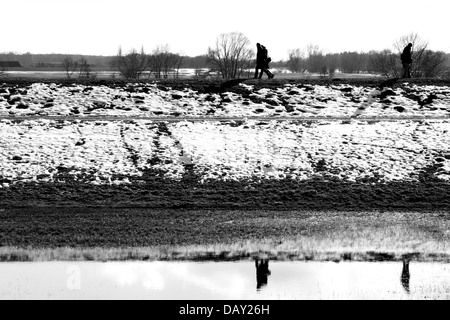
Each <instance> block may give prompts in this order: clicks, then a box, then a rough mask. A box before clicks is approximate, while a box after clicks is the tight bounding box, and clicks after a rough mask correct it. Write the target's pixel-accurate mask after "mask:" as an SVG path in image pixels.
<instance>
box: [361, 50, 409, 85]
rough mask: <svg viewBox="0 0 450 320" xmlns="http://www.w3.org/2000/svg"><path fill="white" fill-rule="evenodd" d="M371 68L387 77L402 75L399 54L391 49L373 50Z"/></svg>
mask: <svg viewBox="0 0 450 320" xmlns="http://www.w3.org/2000/svg"><path fill="white" fill-rule="evenodd" d="M370 57H371V58H370V60H369V66H370V67H369V68H370V69H371V71H373V72H376V73H379V74H381V75H383V76H385V77H396V78H398V77H400V75H401V72H402V71H401V64H400V59H399V56H398V55H397V54H395V53H393V52H392V51H391V50H389V49H385V50H383V51H381V52H371V53H370Z"/></svg>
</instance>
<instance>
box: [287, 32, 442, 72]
mask: <svg viewBox="0 0 450 320" xmlns="http://www.w3.org/2000/svg"><path fill="white" fill-rule="evenodd" d="M408 43H412V44H413V49H412V59H413V64H412V76H413V77H415V78H419V77H427V78H433V77H444V78H450V54H448V53H444V52H442V51H433V50H430V49H428V43H427V42H425V41H423V40H422V39H421V38H420V37H419V36H418V35H417V34H415V33H413V34H410V35H407V36H403V37H401V38H400V39H399V40H397V41H396V42H395V43H394V45H393V47H394V48H393V49H384V50H381V51H370V52H367V53H364V52H341V53H324V51H323V50H321V49H320V48H319V47H318V46H315V45H308V46H307V47H306V49H300V48H297V49H292V50H289V51H288V56H289V57H288V60H286V61H285V62H284V67H286V68H287V69H289V70H290V71H291V72H296V73H305V72H309V73H320V74H323V75H327V74H328V75H332V74H334V73H335V72H336V71H339V72H342V73H372V74H380V75H383V76H386V77H400V76H401V74H402V65H401V60H400V54H401V52H402V51H403V49H404V47H405V46H406V45H407V44H408Z"/></svg>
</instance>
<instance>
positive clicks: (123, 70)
mask: <svg viewBox="0 0 450 320" xmlns="http://www.w3.org/2000/svg"><path fill="white" fill-rule="evenodd" d="M111 64H112V67H113V68H114V69H116V70H118V71H119V72H120V74H121V75H122V76H123V77H124V78H126V79H138V78H139V77H140V76H141V75H142V73H143V72H144V71H145V70H146V69H147V68H148V57H147V55H146V54H145V52H144V48H142V49H141V52H140V53H139V52H137V51H136V50H135V49H132V50H131V51H130V52H129V53H128V54H127V55H125V56H124V55H123V54H122V48H120V47H119V51H118V53H117V56H116V57H115V58H114V59H113V60H112V62H111Z"/></svg>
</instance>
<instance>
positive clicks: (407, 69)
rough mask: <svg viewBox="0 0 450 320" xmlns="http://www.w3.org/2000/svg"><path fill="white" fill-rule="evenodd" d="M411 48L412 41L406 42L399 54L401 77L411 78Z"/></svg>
mask: <svg viewBox="0 0 450 320" xmlns="http://www.w3.org/2000/svg"><path fill="white" fill-rule="evenodd" d="M411 49H412V43H408V45H407V46H406V47H405V48H404V49H403V52H402V54H401V55H400V58H401V60H402V65H403V78H411V64H412V57H411Z"/></svg>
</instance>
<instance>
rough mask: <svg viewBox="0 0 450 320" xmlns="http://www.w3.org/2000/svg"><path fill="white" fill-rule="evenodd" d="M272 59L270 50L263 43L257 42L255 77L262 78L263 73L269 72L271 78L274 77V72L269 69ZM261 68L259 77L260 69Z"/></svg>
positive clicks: (268, 75)
mask: <svg viewBox="0 0 450 320" xmlns="http://www.w3.org/2000/svg"><path fill="white" fill-rule="evenodd" d="M270 61H272V59H271V58H270V57H269V55H268V51H267V49H266V47H264V46H263V45H262V44H260V43H257V44H256V68H255V76H254V77H253V79H256V78H258V79H261V78H262V75H263V73H265V74H267V77H268V78H269V79H272V78H273V77H274V75H273V73H272V72H270V71H269V62H270ZM259 70H261V72H260V73H259V77H258V71H259Z"/></svg>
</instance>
